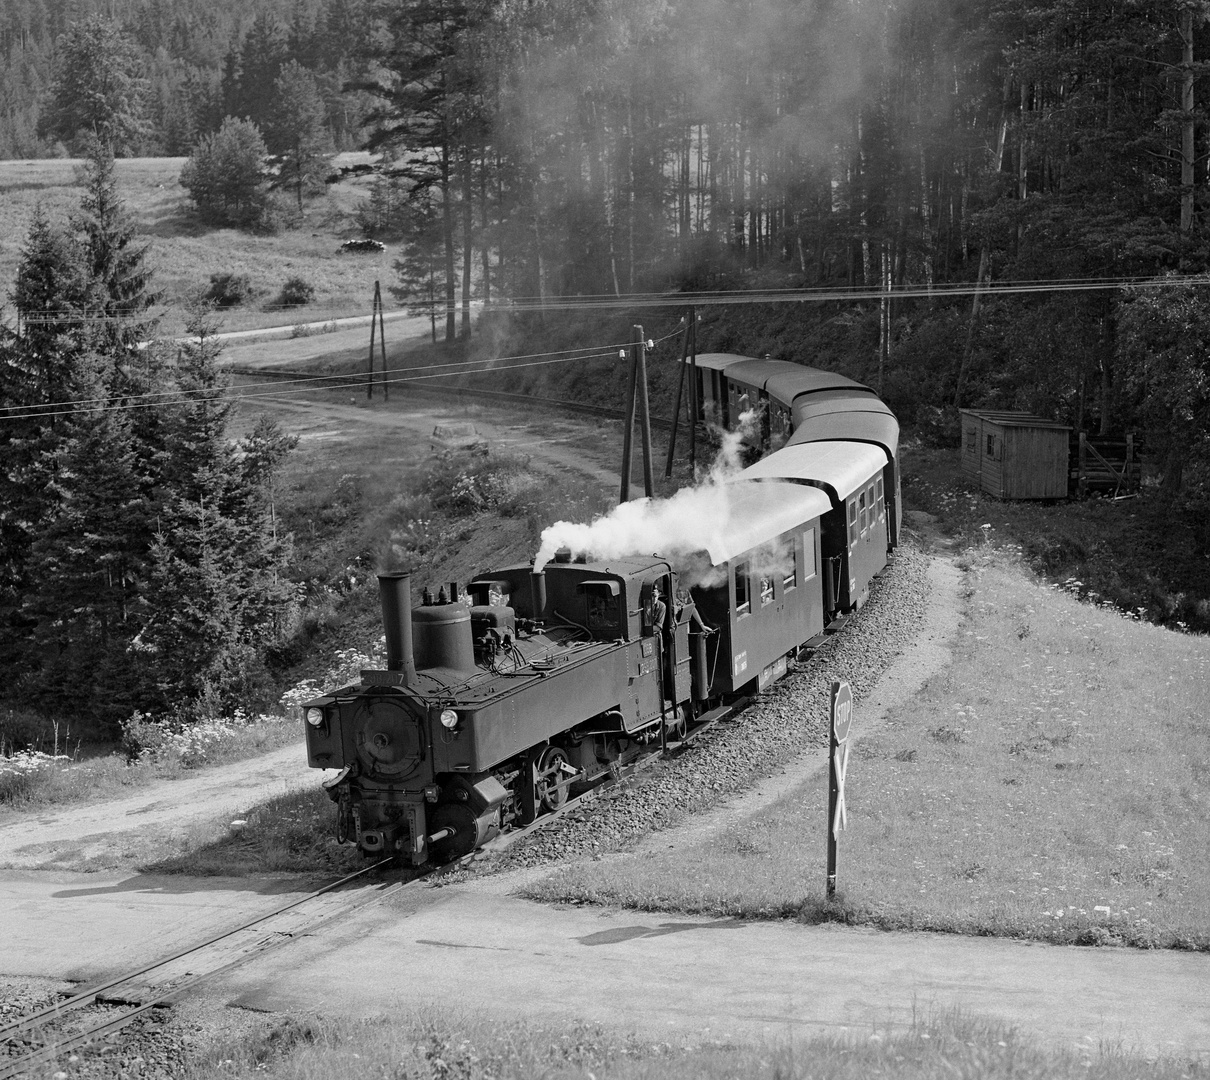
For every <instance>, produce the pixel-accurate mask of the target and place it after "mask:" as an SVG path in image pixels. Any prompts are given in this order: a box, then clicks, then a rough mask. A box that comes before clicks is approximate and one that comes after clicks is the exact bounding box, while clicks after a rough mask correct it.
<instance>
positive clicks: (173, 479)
mask: <svg viewBox="0 0 1210 1080" xmlns="http://www.w3.org/2000/svg"><path fill="white" fill-rule="evenodd" d="M211 330H212V328H211V327H207V326H205V325H202V324H199V323H195V324H194V325H193V326H191V328H190V332H191V333H193V334H195V335H197V341H196V342H194V343H192V344H190V345H187V346H185V348H184V349H183V350H182V355H181V358H180V361H179V364H178V388H179V389H180V390H181V391H182V392H183V396H184V400H183V403H182V404H179V405H174V406H173V407H172V408H171V409H170V410H168V411H167V412H168V417H167V419H166V433H167V438H166V453H165V462H164V472H163V480H164V483H165V488H166V490H167V491H168V492H170V494H169V495H168V497H167V499H166V500H165V502H164V504H163V505H162V506H161V507H160V509H159V512H158V516H157V524H156V529H155V536H154V539H153V542H152V546H151V567H150V574H149V578H148V583H147V590H146V599H147V603H148V608H149V612H150V616H149V619H148V623H147V626H146V629H145V631H144V633H143V635H142V638H141V639H140V641H141V644H142V645H143V647H145V648H146V650H147V654H148V656H149V659H150V662H151V663H152V664H153V666H154V668H155V670H156V675H157V680H158V683H159V685H160V687H161V688H162V690H163V692H164V694H165V701H166V702H167V701H175V702H177V703H178V706H180V705H181V704H182V703H193V704H192V707H193V709H194V710H195V712H196V713H197V714H204V713H206V712H211V711H213V710H216V709H228V708H231V707H232V706H237V705H255V704H257V703H258V699H259V698H261V697H263V696H264V694H265V692H266V690H267V679H266V675H265V668H264V659H263V658H264V652H265V650H266V649H267V648H269V647H272V646H273V645H274V644H276V643H277V642H278V641H279V640H281V638H282V637H283V636H284V634H285V633H286V632H287V631H288V630H289V629H291V618H290V615H289V611H290V608H291V604H292V597H293V592H294V590H293V586H292V585H291V583H290V582H289V581H288V580H287V579H286V575H285V569H286V564H287V561H288V558H289V550H290V549H289V541H288V538H287V539H282V538H280V537H278V536H277V535H276V529H275V524H274V520H273V514H272V499H271V492H272V477H273V474H274V473H275V471H276V468H277V465H278V464H279V462H280V460H281V458H282V457H283V456H284V454H285V453H286V452H287V451H288V449H289V445H290V444H289V440H285V439H283V438H282V437H281V436H280V433H278V432H276V431H275V430H274V429H272V428H271V427H264V426H260V427H258V428H257V430H256V431H255V432H254V433H253V438H251V439H250V440H248V441H247V442H246V443H245V444H244V445H243V446H242V447H238V448H237V447H233V446H232V445H231V444H230V442H229V441H228V439H227V436H226V428H227V420H228V416H229V413H230V409H231V404H230V401H229V400H228V399H226V397H225V396H224V392H225V389H226V380H225V379H224V378H223V376H222V375H221V374H220V372H219V371H218V369H217V366H216V363H215V361H216V359H217V357H218V353H219V347H218V343H217V342H216V341H215V340H214V338H213V336H212V333H211Z"/></svg>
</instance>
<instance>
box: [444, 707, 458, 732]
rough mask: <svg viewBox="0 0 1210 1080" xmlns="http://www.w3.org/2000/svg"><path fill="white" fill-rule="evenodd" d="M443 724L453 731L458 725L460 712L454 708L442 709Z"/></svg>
mask: <svg viewBox="0 0 1210 1080" xmlns="http://www.w3.org/2000/svg"><path fill="white" fill-rule="evenodd" d="M441 726H442V727H443V728H448V729H449V730H450V731H453V730H454V728H456V727H457V726H458V714H457V713H456V712H454V710H453V709H442V710H441Z"/></svg>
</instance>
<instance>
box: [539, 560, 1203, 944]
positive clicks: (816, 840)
mask: <svg viewBox="0 0 1210 1080" xmlns="http://www.w3.org/2000/svg"><path fill="white" fill-rule="evenodd" d="M966 580H967V583H968V593H969V595H968V597H967V614H966V619H965V621H964V623H963V625H962V626H961V628H960V631H959V638H958V644H957V648H956V654H955V658H954V662H953V665H952V666H951V668H950V669H949V670H948V671H947V672H945V673H944V674H943V675H941V676H939V677H937V678H935V679H934V680H932V681H931V682H930V683H929V684H927V685H926V686H925V687H924V688H923V689H922V691H921V692H920V693H919V694H917V695H916V697H915V698H914V699H913V700H912V701H911V702H909V703H908V704H907V705H905V706H904V707H902V708H900V709H898V710H896V711H895V713H893V715H892V716H891V718H890V721H889V723H888V725H887V727H886V728H885V729H884V730H883V731H881V732H879V733H876V734H874V735H872V736H871V737H869V738H867V739H866V740H865V741H864V742H862V743H861V744H860V745H859V746H858V748H857V750H856V751H855V754H854V758H853V760H852V761H851V763H850V769H849V781H848V785H847V793H848V794H847V805H848V810H849V814H850V817H849V830H848V832H846V833H844V834H842V837H841V843H840V867H839V869H840V874H839V883H840V887H841V890H842V892H843V896H842V897H841V898H840V899H839V901H838V902H837V903H835V904H833V905H828V904H826V903H825V902H824V900H823V895H822V894H823V888H822V886H823V878H824V865H823V863H824V818H825V799H826V792H825V784H826V778H824V777H820V778H819V779H818V780H816V781H813V782H811V783H809V784H807V785H805V786H803V787H802V788H801V789H799V790H797V791H795V792H793V793H792V794H791V795H789V796H787V797H786V798H784V799H783V800H781V801H780V802H779V803H777V804H775V805H774V806H772V807H770V808H769V809H767V810H765V811H763V812H760V813H758V814H756V815H754V816H753V817H751V818H749V819H747V820H744V821H739V822H736V823H735V824H734V825H733V826H732V827H731V828H730V829H728V830H727V832H726V833H725V834H723V835H721V836H718V837H715V838H713V839H712V840H710V841H709V842H707V843H703V844H700V845H697V846H694V847H691V848H689V849H685V850H678V851H674V852H671V853H667V854H659V855H653V856H645V857H643V858H642V859H638V858H634V857H629V856H624V857H620V858H614V859H607V860H603V861H600V862H596V863H588V864H582V865H577V866H573V867H570V868H567V869H564V870H562V871H560V872H557V873H556V874H555V875H554V876H552V877H551V878H549V879H547V880H546V881H545V882H543V883H541V884H539V885H538V886H537V887H536V888H535V890H534V892H535V895H537V896H539V897H541V898H543V899H576V900H589V901H602V902H616V903H621V904H625V905H628V906H634V907H639V908H644V909H655V910H676V911H693V912H709V913H714V914H730V915H735V914H739V915H747V916H754V917H770V916H772V917H787V916H795V917H802V918H807V919H820V918H838V919H843V920H845V921H851V922H855V923H863V924H872V925H877V926H883V927H887V928H912V929H932V930H946V931H955V932H960V933H971V934H996V935H1009V936H1019V937H1028V938H1035V939H1042V940H1047V941H1054V942H1068V943H1072V942H1077V943H1085V944H1110V943H1126V944H1132V945H1140V946H1145V947H1147V946H1160V947H1178V948H1197V949H1207V948H1210V729H1208V728H1207V725H1206V720H1205V702H1206V701H1207V700H1208V699H1210V647H1208V644H1210V643H1208V642H1207V639H1206V638H1204V637H1195V636H1188V635H1179V634H1174V633H1171V632H1168V631H1165V630H1162V629H1159V628H1156V627H1154V626H1151V625H1148V624H1145V623H1139V622H1134V621H1131V620H1128V619H1124V618H1122V617H1120V616H1119V615H1116V614H1114V613H1112V612H1110V611H1107V610H1103V609H1097V608H1093V607H1091V606H1089V605H1087V604H1081V603H1079V602H1078V601H1076V600H1075V599H1074V598H1073V597H1071V596H1069V595H1066V594H1063V593H1060V592H1056V591H1054V590H1051V589H1046V588H1043V587H1040V586H1038V585H1035V584H1033V583H1031V582H1030V581H1028V580H1027V579H1026V577H1025V575H1024V573H1023V572H1022V570H1021V568H1020V567H1019V566H1017V565H1015V564H1013V563H1011V562H1007V561H1006V559H1005V558H1004V556H1003V555H998V554H993V553H990V552H989V553H988V554H987V555H986V556H984V557H982V558H980V557H976V558H975V559H974V560H973V561H972V562H971V564H970V569H969V570H968V573H967V578H966ZM857 722H858V724H860V715H858V721H857Z"/></svg>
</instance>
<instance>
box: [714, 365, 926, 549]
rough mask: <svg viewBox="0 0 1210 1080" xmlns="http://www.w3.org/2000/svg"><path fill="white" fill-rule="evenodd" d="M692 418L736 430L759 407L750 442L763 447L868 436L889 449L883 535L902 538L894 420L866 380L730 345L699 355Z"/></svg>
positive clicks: (891, 540) (856, 439)
mask: <svg viewBox="0 0 1210 1080" xmlns="http://www.w3.org/2000/svg"><path fill="white" fill-rule="evenodd" d="M695 363H696V366H697V400H698V403H699V407H698V416H697V419H698V420H700V421H703V422H707V423H716V424H718V425H719V426H721V427H723V428H724V429H726V430H728V431H734V430H736V429H737V428H738V427H739V425H740V417H741V416H742V415H743V414H744V413H745V412H748V411H751V410H756V411H757V421H758V422H757V423H756V424H753V425H750V427H751V431H752V434H751V436H750V437H749V438H748V442H749V444H750V445H751V446H752V447H753V448H754V449H756V450H757V451H759V452H760V453H762V454H767V453H770V452H771V451H774V450H778V449H780V448H781V447H782V446H786V445H793V444H798V443H809V442H822V441H840V440H845V441H848V442H866V443H871V444H872V445H874V446H879V447H881V448H882V449H883V450H884V451H885V453H886V466H885V469H884V479H883V488H884V492H885V504H886V515H887V543H888V545H889V546H890V547H891V548H894V547H895V546H896V545H897V544H898V543H899V529H900V526H901V523H902V516H903V515H902V496H901V492H900V476H899V468H898V462H899V421H898V420H896V419H895V416H894V414H893V413H892V412H891V410H890V409H889V408H887V406H886V403H885V402H884V401H883V400H882V399H881V398H880V397H879V396H878V395H877V394H876V393H875V392H874V391H873V390H872V389H870V387H868V386H865V385H863V384H862V383H859V382H856V381H855V380H853V379H850V378H848V377H846V376H844V375H837V374H836V373H835V372H833V371H823V370H821V369H819V368H813V367H807V366H805V365H803V364H794V363H791V362H789V361H787V360H756V359H753V358H752V357H748V356H739V355H736V354H734V353H703V354H701V355H699V356H698V357H697V358H696V361H695Z"/></svg>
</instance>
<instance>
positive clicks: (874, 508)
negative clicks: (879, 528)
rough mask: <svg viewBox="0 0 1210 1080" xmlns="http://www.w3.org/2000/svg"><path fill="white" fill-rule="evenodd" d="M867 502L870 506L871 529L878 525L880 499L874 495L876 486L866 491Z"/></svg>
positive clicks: (871, 486)
mask: <svg viewBox="0 0 1210 1080" xmlns="http://www.w3.org/2000/svg"><path fill="white" fill-rule="evenodd" d="M865 497H866V501H867V502H868V503H869V504H870V528H871V529H872V528H873V527H874V526H875V525H877V524H878V497H877V496H876V495H875V494H874V485H873V484H871V485H870V486H869V487H868V488H866V489H865Z"/></svg>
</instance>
